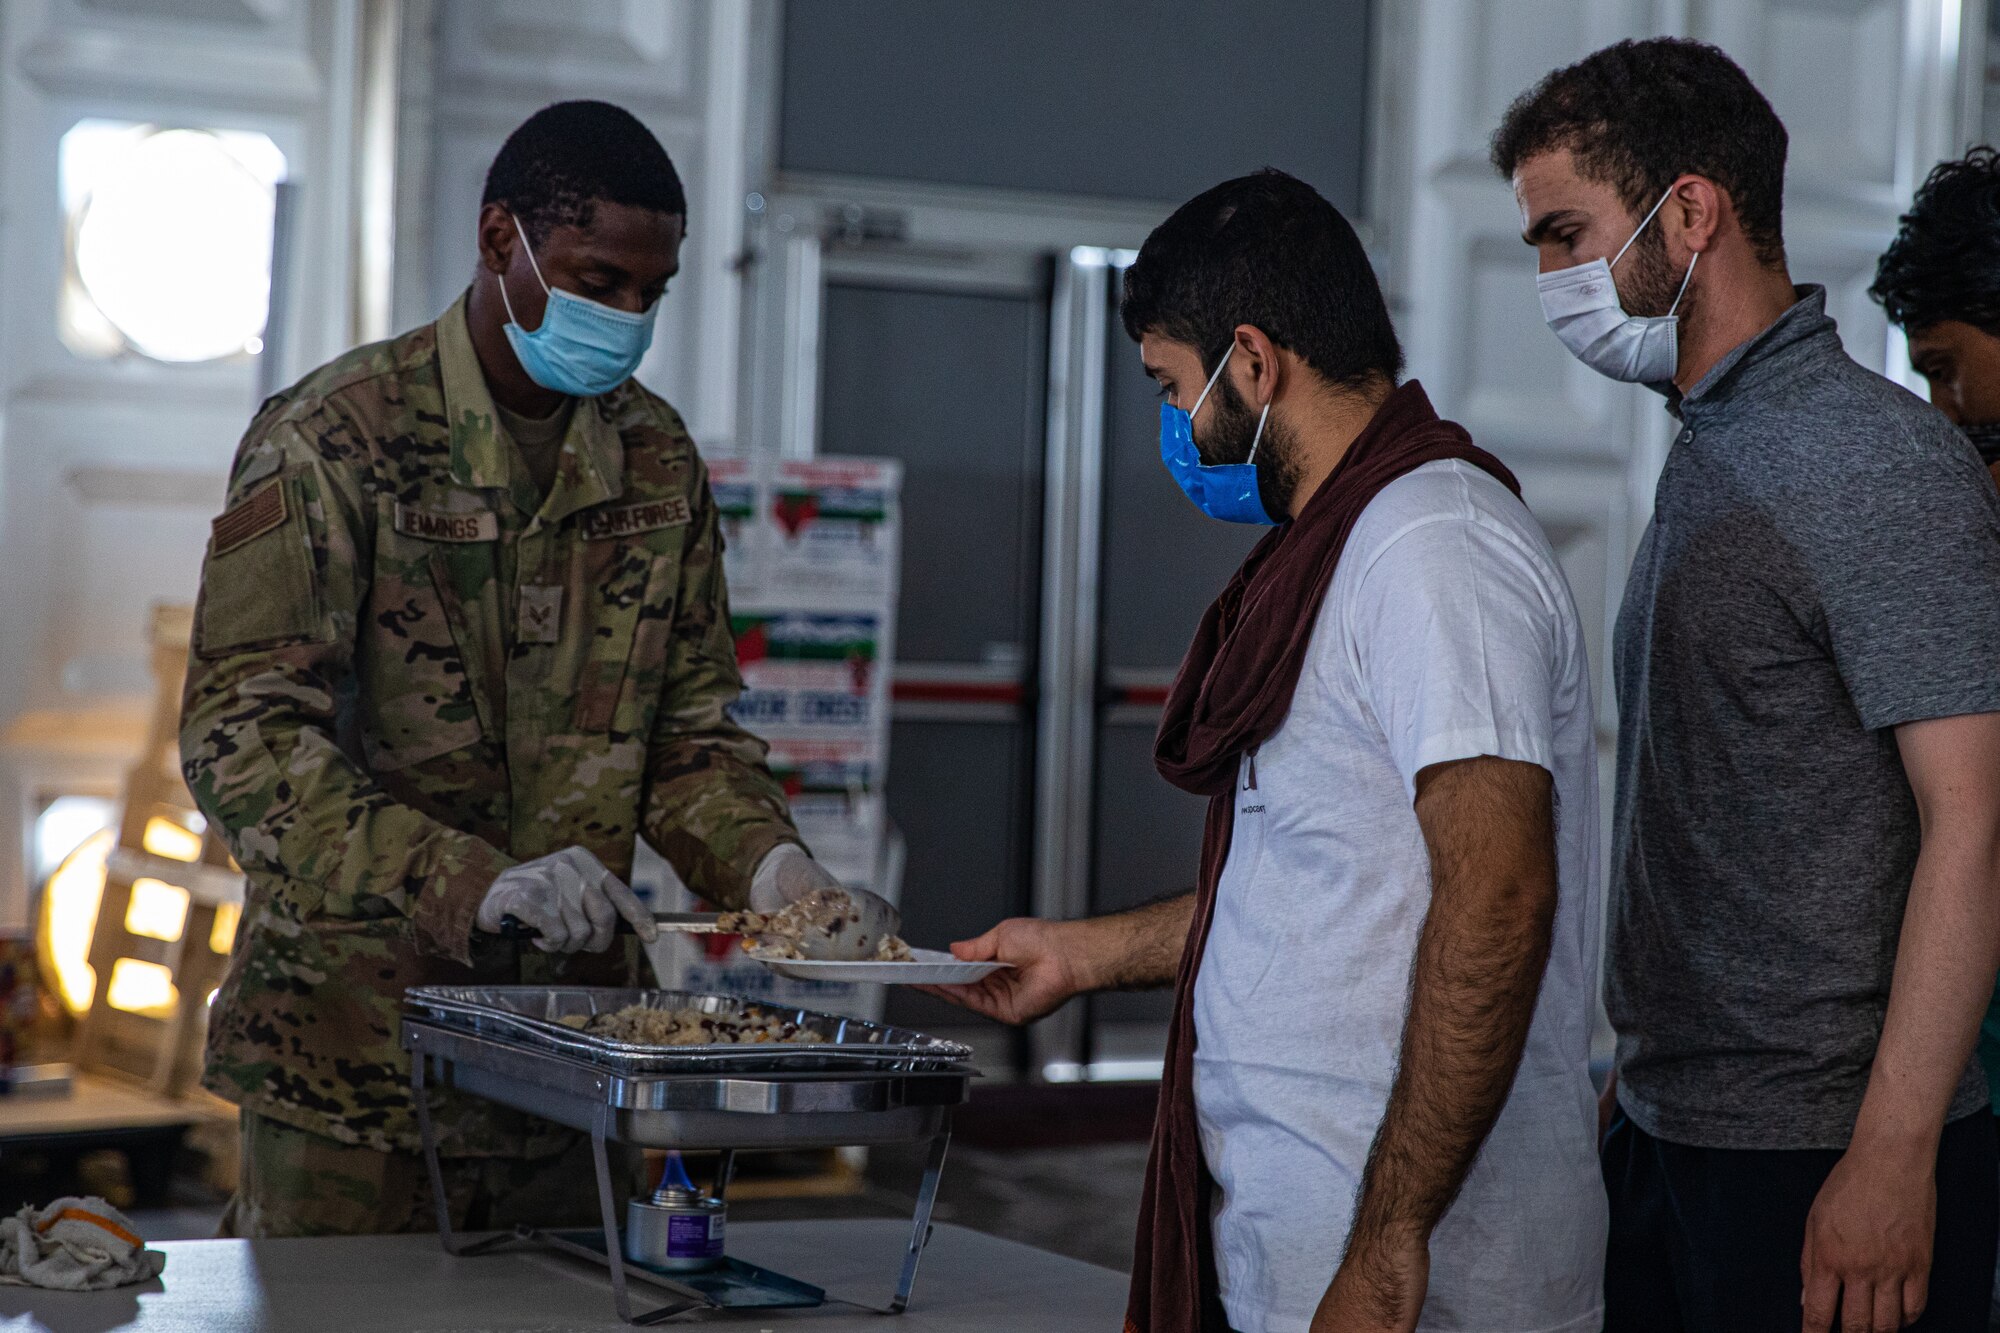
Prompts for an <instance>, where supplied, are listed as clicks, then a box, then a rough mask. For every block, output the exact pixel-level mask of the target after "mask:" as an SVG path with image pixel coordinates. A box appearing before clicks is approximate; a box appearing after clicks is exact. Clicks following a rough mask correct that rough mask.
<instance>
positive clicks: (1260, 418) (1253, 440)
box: [1243, 403, 1271, 467]
mask: <svg viewBox="0 0 2000 1333" xmlns="http://www.w3.org/2000/svg"><path fill="white" fill-rule="evenodd" d="M1270 415H1271V405H1270V404H1269V403H1266V404H1264V410H1263V411H1262V412H1259V413H1258V414H1257V433H1256V434H1255V435H1252V436H1251V437H1250V452H1249V453H1248V454H1245V455H1244V457H1243V465H1244V466H1245V467H1248V466H1249V465H1250V464H1252V463H1254V462H1256V461H1257V446H1258V445H1259V444H1261V443H1263V440H1264V421H1265V418H1267V417H1269V416H1270Z"/></svg>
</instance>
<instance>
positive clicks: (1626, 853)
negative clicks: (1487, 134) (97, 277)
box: [1493, 38, 2000, 1333]
mask: <svg viewBox="0 0 2000 1333" xmlns="http://www.w3.org/2000/svg"><path fill="white" fill-rule="evenodd" d="M1786 145H1787V136H1786V133H1785V127H1784V125H1783V124H1782V123H1781V122H1780V121H1779V119H1778V117H1777V115H1776V113H1775V112H1774V111H1773V110H1772V109H1771V105H1770V103H1769V102H1768V101H1766V100H1765V98H1764V97H1763V95H1762V94H1761V93H1759V92H1758V90H1757V89H1756V87H1755V86H1754V85H1753V84H1752V83H1751V82H1750V80H1749V78H1748V77H1747V76H1745V74H1744V73H1743V71H1742V70H1741V69H1740V68H1738V67H1737V65H1736V64H1735V63H1734V62H1733V61H1731V60H1730V59H1729V57H1728V56H1726V55H1724V54H1723V53H1722V52H1721V51H1719V50H1717V49H1716V48H1714V47H1712V46H1706V45H1703V44H1701V43H1698V42H1691V41H1685V40H1678V39H1666V38H1663V39H1657V40H1652V41H1642V42H1621V43H1618V44H1617V45H1615V46H1611V47H1607V48H1606V49H1604V50H1602V51H1598V52H1596V53H1595V54H1593V55H1591V56H1589V57H1587V58H1585V59H1584V60H1582V61H1580V62H1578V63H1577V64H1575V65H1572V66H1569V67H1568V68H1565V69H1560V70H1557V71H1556V72H1554V73H1553V74H1550V75H1549V76H1548V77H1547V78H1546V79H1544V80H1543V81H1542V82H1541V83H1540V84H1539V85H1537V86H1536V87H1535V88H1533V89H1531V90H1530V91H1529V92H1528V93H1527V94H1525V95H1524V96H1523V97H1522V98H1521V99H1520V100H1519V101H1517V102H1516V103H1515V104H1514V105H1513V106H1512V107H1511V108H1510V109H1509V110H1508V112H1507V115H1506V118H1505V120H1504V122H1503V123H1502V125H1501V126H1500V129H1499V132H1498V133H1497V134H1496V135H1495V137H1494V141H1493V161H1494V165H1495V166H1496V167H1497V168H1498V169H1499V171H1500V173H1501V174H1502V175H1503V176H1505V177H1507V178H1508V179H1509V180H1510V182H1511V183H1512V185H1513V188H1514V194H1515V199H1516V202H1517V203H1518V205H1519V207H1520V211H1521V219H1522V223H1523V239H1525V240H1526V241H1527V242H1528V243H1529V244H1530V245H1531V246H1533V247H1534V248H1535V250H1536V252H1537V255H1538V258H1539V261H1540V264H1539V268H1540V273H1539V275H1538V277H1537V288H1538V292H1539V295H1540V298H1541V303H1542V310H1543V314H1544V316H1545V318H1546V319H1547V320H1548V323H1549V325H1550V327H1551V329H1552V330H1553V331H1554V332H1555V334H1556V336H1557V337H1558V338H1559V339H1560V340H1561V341H1562V343H1563V344H1564V346H1565V347H1567V348H1568V349H1569V350H1570V352H1571V353H1573V354H1574V355H1575V356H1576V357H1577V358H1578V359H1580V360H1582V361H1583V362H1584V363H1585V364H1586V365H1588V366H1590V367H1591V368H1592V369H1594V370H1597V371H1599V372H1600V373H1601V374H1604V375H1605V376H1607V377H1609V378H1612V379H1615V380H1621V381H1626V382H1633V383H1643V384H1647V385H1649V386H1650V387H1652V388H1654V389H1656V390H1658V391H1659V392H1660V393H1662V394H1663V395H1664V396H1665V397H1666V400H1667V405H1668V410H1669V411H1670V412H1672V414H1673V415H1674V417H1675V418H1676V422H1677V430H1676V433H1675V438H1674V445H1673V451H1672V453H1671V454H1670V455H1669V457H1668V458H1667V461H1666V465H1665V468H1664V469H1663V471H1662V473H1661V475H1660V479H1659V483H1658V488H1657V491H1656V493H1655V496H1654V506H1653V516H1652V521H1651V522H1650V524H1649V525H1648V527H1647V530H1646V533H1645V536H1644V538H1643V539H1642V540H1641V542H1640V544H1639V548H1638V551H1637V552H1636V554H1635V556H1634V560H1633V565H1632V572H1631V577H1630V579H1629V581H1628V582H1627V584H1626V591H1625V600H1624V604H1623V607H1622V609H1621V610H1620V613H1619V617H1618V626H1617V633H1616V645H1615V659H1614V660H1615V665H1616V668H1617V685H1618V711H1619V735H1618V763H1617V775H1618V776H1617V792H1616V797H1615V815H1614V820H1613V847H1612V855H1611V867H1612V872H1611V935H1610V952H1609V956H1608V960H1607V967H1606V978H1607V979H1606V1004H1607V1008H1608V1010H1609V1012H1610V1016H1611V1021H1612V1024H1613V1026H1614V1027H1615V1028H1616V1029H1617V1031H1618V1059H1617V1067H1616V1072H1615V1080H1616V1083H1615V1091H1613V1092H1610V1093H1609V1094H1608V1097H1607V1100H1608V1102H1609V1105H1608V1106H1607V1111H1614V1114H1613V1115H1612V1119H1611V1124H1610V1132H1609V1133H1608V1135H1607V1136H1606V1138H1605V1143H1604V1149H1603V1163H1602V1164H1603V1171H1604V1179H1605V1184H1606V1187H1607V1190H1608V1193H1609V1196H1610V1205H1611V1231H1610V1243H1609V1245H1608V1247H1607V1253H1606V1263H1605V1310H1606V1327H1607V1328H1608V1329H1612V1330H1620V1331H1621V1333H1622V1331H1625V1330H1662V1331H1664V1330H1675V1333H1696V1331H1707V1330H1715V1331H1716V1333H1721V1331H1722V1330H1735V1329H1759V1330H1763V1329H1783V1328H1797V1327H1801V1325H1803V1327H1804V1328H1805V1329H1806V1330H1807V1331H1808V1333H1816V1331H1817V1333H1824V1331H1825V1330H1828V1329H1830V1328H1833V1327H1839V1328H1842V1329H1844V1330H1849V1331H1850V1333H1851V1331H1852V1330H1858V1329H1869V1330H1878V1329H1897V1328H1905V1327H1911V1328H1921V1329H1952V1330H1965V1331H1966V1333H1972V1330H1984V1329H1985V1328H1986V1320H1987V1307H1988V1301H1989V1294H1990V1291H1991V1287H1992V1281H1993V1255H1994V1248H1995V1244H1996V1228H2000V1219H1997V1218H1996V1211H1997V1210H2000V1199H1997V1198H1996V1184H1995V1170H1996V1164H1995V1146H1994V1137H1993V1132H1992V1129H1991V1127H1990V1125H1989V1123H1988V1121H1989V1117H1988V1115H1987V1114H1986V1105H1987V1100H1988V1098H1987V1090H1986V1085H1985V1080H1984V1078H1983V1077H1982V1075H1981V1071H1980V1068H1979V1065H1978V1063H1977V1061H1975V1060H1974V1059H1973V1058H1972V1055H1973V1043H1974V1038H1975V1035H1976V1033H1977V1030H1978V1026H1979V1017H1980V1014H1981V1012H1982V1011H1983V1010H1984V1009H1985V1007H1986V1004H1987V1001H1988V999H1989V998H1990V997H1991V995H1992V992H1993V980H1994V972H1995V968H1996V965H2000V869H1996V868H2000V670H1996V663H2000V494H1996V493H1995V491H1994V488H1993V485H1992V483H1991V481H1990V480H1989V479H1988V477H1987V476H1986V474H1985V472H1984V470H1983V469H1981V468H1980V467H1979V465H1978V461H1977V459H1976V458H1975V457H1974V456H1973V452H1972V450H1971V449H1969V448H1967V447H1966V444H1965V440H1964V438H1963V437H1962V436H1961V435H1960V434H1959V432H1958V431H1956V430H1954V429H1953V428H1952V426H1951V423H1950V422H1948V421H1947V420H1945V418H1944V417H1942V416H1940V415H1939V414H1938V413H1937V412H1935V411H1933V410H1932V409H1931V408H1929V407H1927V406H1925V405H1924V404H1923V403H1922V402H1920V401H1919V400H1918V399H1916V398H1915V397H1913V396H1911V395H1910V394H1908V393H1905V392H1904V391H1903V390H1902V389H1901V388H1899V387H1897V386H1896V385H1894V384H1891V383H1889V382H1888V381H1887V380H1885V379H1883V378H1882V377H1881V376H1879V375H1875V374H1873V373H1871V372H1869V371H1867V370H1865V369H1863V368H1862V367H1861V366H1859V365H1857V364H1856V363H1855V362H1854V361H1853V360H1852V359H1850V358H1849V357H1848V356H1847V354H1846V353H1845V351H1844V350H1843V349H1842V346H1841V342H1840V337H1839V334H1838V332H1837V330H1836V329H1835V327H1834V322H1833V320H1832V319H1831V318H1829V317H1828V316H1827V313H1826V294H1825V292H1824V291H1823V290H1822V289H1821V288H1819V287H1815V286H1798V285H1795V284H1794V283H1793V281H1792V278H1791V274H1790V273H1789V271H1788V270H1787V267H1786V261H1785V248H1784V234H1783V228H1782V208H1783V199H1784V172H1785V153H1786Z"/></svg>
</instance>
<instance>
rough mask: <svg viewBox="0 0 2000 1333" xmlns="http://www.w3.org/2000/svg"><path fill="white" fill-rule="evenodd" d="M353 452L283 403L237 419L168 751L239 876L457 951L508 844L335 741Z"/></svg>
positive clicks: (353, 606) (356, 515) (348, 594)
mask: <svg viewBox="0 0 2000 1333" xmlns="http://www.w3.org/2000/svg"><path fill="white" fill-rule="evenodd" d="M368 512H369V511H368V507H367V501H366V498H365V496H364V494H363V492H362V487H361V483H360V477H359V475H358V473H357V469H356V467H355V466H354V465H353V464H352V463H349V462H348V461H346V460H344V459H341V458H335V457H322V454H321V451H320V450H319V449H318V448H316V447H315V446H314V444H313V443H312V441H311V440H310V439H308V438H307V435H306V434H305V433H304V432H303V431H301V430H300V429H299V428H298V427H297V426H296V425H294V424H292V423H291V422H289V421H280V422H278V423H277V424H276V425H275V426H273V427H271V428H270V429H269V430H268V431H267V430H266V429H265V428H264V423H262V422H259V423H258V424H255V425H253V426H252V427H251V431H250V433H249V435H247V436H246V437H245V439H244V442H243V445H242V447H241V448H240V449H239V450H238V452H237V460H236V464H235V467H234V469H233V473H232V477H231V481H230V488H229V501H228V505H227V507H226V508H225V509H224V511H223V514H222V516H221V517H220V518H218V519H216V521H215V524H214V528H213V532H212V535H211V537H210V541H209V548H208V555H207V558H206V559H205V560H204V562H203V565H202V582H201V598H200V602H199V604H198V606H197V608H196V612H195V633H194V644H193V652H192V655H191V657H190V660H189V665H188V678H187V690H186V693H185V695H184V696H183V699H182V706H181V733H180V742H181V766H182V772H183V774H184V775H185V776H186V778H187V783H188V787H189V788H190V789H191V790H192V791H193V793H194V798H195V803H196V804H197V805H199V806H200V807H201V810H202V813H203V814H204V815H206V816H207V817H208V819H209V820H210V821H211V822H212V823H213V824H215V825H216V826H218V827H219V828H220V829H221V831H222V834H223V836H224V838H225V839H226V841H227V842H228V844H229V849H230V851H231V853H232V854H234V856H235V857H236V860H237V862H238V864H240V865H241V866H242V867H243V868H244V870H245V871H246V872H248V874H249V876H250V881H251V884H252V885H253V886H255V887H254V888H253V892H257V891H259V890H261V891H263V892H265V893H285V894H293V895H296V896H297V899H298V901H295V902H293V903H292V904H290V906H291V907H292V909H293V910H294V911H296V912H299V913H301V914H311V913H317V914H319V915H322V916H326V917H333V918H341V919H358V918H378V917H385V916H394V915H403V916H408V917H410V918H412V920H413V922H414V925H415V930H416V938H417V943H418V946H419V947H420V948H422V949H423V950H424V951H425V952H428V953H433V954H442V955H445V956H447V957H451V958H456V959H458V960H460V961H461V962H466V961H470V955H471V930H472V920H473V916H474V915H475V913H476V912H477V911H478V907H479V903H480V901H481V900H482V899H483V898H484V896H485V893H486V890H487V888H488V887H489V886H490V885H491V884H492V882H493V879H494V877H495V876H496V875H498V874H499V873H500V872H501V871H502V870H504V869H505V868H506V867H507V866H509V865H511V864H512V861H511V860H510V859H509V858H508V857H507V856H505V855H504V854H502V853H501V852H500V851H499V850H497V849H496V848H494V847H493V846H492V845H491V844H489V843H487V842H485V841H484V840H482V839H480V838H478V837H475V836H473V835H472V834H469V833H463V832H460V831H459V830H457V829H453V828H450V827H448V826H446V825H444V824H441V823H439V822H437V821H436V820H434V819H431V818H429V817H428V816H426V815H423V814H421V813H419V812H418V811H416V810H414V809H412V808H410V807H409V806H407V805H403V804H401V803H399V802H397V801H395V800H393V799H391V798H390V796H389V795H388V794H387V793H386V792H384V791H383V790H382V789H381V788H380V787H379V786H378V785H377V784H376V783H375V782H374V781H373V780H372V779H371V778H370V777H369V776H368V774H367V773H365V772H364V771H362V769H361V768H360V767H359V766H358V765H357V764H356V763H355V762H354V761H353V760H352V759H351V758H349V757H348V754H347V753H345V752H343V749H342V747H341V745H340V743H339V741H338V740H337V739H336V736H337V727H336V714H337V705H336V702H335V701H336V700H337V699H339V698H340V697H341V696H342V694H343V693H344V692H351V691H352V690H353V688H354V671H353V666H354V643H355V636H356V626H357V617H358V615H359V614H360V611H361V608H362V605H363V603H364V602H365V600H366V598H367V595H368V574H367V570H368V568H369V560H370V557H371V554H372V533H371V524H370V523H369V521H368Z"/></svg>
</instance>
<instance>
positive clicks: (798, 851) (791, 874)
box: [750, 842, 845, 912]
mask: <svg viewBox="0 0 2000 1333" xmlns="http://www.w3.org/2000/svg"><path fill="white" fill-rule="evenodd" d="M815 889H842V890H843V892H844V891H845V890H844V889H843V886H842V885H841V882H840V881H839V880H837V879H835V878H834V877H833V875H832V873H831V872H830V871H828V870H827V868H826V867H825V866H823V865H821V864H820V863H819V862H817V861H815V860H813V859H812V857H811V856H809V855H807V853H806V849H805V848H803V847H801V846H799V845H798V844H797V843H791V842H781V843H779V844H778V845H777V846H776V847H773V848H772V849H771V850H770V851H769V852H768V853H767V854H766V855H765V857H764V859H763V860H762V861H759V862H758V863H757V873H755V874H754V875H752V876H751V877H750V906H751V907H753V908H754V909H756V910H757V911H759V912H775V911H778V910H779V909H780V908H783V907H787V906H790V905H791V904H792V903H795V902H797V901H798V900H799V899H801V898H803V897H805V896H806V895H807V894H809V893H811V892H813V891H814V890H815Z"/></svg>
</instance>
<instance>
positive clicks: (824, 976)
mask: <svg viewBox="0 0 2000 1333" xmlns="http://www.w3.org/2000/svg"><path fill="white" fill-rule="evenodd" d="M745 952H746V953H748V952H749V951H748V950H745ZM910 952H911V954H913V955H914V957H913V958H912V960H911V961H910V962H907V963H874V962H867V963H843V962H828V961H824V960H820V959H800V958H757V955H756V954H754V953H753V954H750V957H752V958H757V961H758V962H760V963H762V964H763V965H764V966H765V967H768V968H770V969H771V970H772V971H773V972H776V973H777V974H778V975H779V976H781V977H796V978H797V979H798V980H800V981H866V982H873V983H875V984H876V985H880V986H962V985H965V984H966V983H967V982H972V981H977V980H979V979H980V978H981V977H988V976H992V975H993V974H994V973H995V972H997V971H999V970H1000V969H1001V968H1003V967H1012V966H1013V964H1012V963H964V962H960V961H959V960H958V959H956V958H954V957H952V956H951V955H950V954H948V953H945V952H944V951H943V950H941V949H912V950H910Z"/></svg>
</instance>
